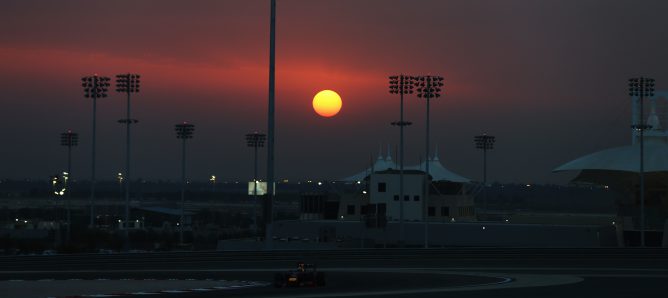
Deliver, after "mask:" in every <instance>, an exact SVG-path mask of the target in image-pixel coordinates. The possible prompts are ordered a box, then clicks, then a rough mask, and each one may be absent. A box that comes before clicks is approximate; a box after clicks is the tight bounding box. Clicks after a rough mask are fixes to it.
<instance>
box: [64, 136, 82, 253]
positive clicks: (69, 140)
mask: <svg viewBox="0 0 668 298" xmlns="http://www.w3.org/2000/svg"><path fill="white" fill-rule="evenodd" d="M60 145H61V146H66V147H67V173H65V174H66V175H63V179H64V180H65V182H64V183H65V192H67V194H66V195H67V197H66V198H65V209H66V212H67V232H66V233H67V234H66V240H67V242H69V241H70V236H71V235H70V233H71V231H72V230H71V226H72V215H71V210H70V200H71V199H72V195H71V193H72V191H71V189H69V184H68V181H69V180H70V179H71V177H72V147H76V146H77V145H79V134H78V133H76V132H72V131H71V130H69V129H68V130H67V132H64V133H61V134H60Z"/></svg>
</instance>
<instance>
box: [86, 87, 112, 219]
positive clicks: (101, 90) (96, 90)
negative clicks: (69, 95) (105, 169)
mask: <svg viewBox="0 0 668 298" xmlns="http://www.w3.org/2000/svg"><path fill="white" fill-rule="evenodd" d="M81 82H82V83H81V86H82V87H83V88H84V97H86V98H92V99H93V139H92V151H93V152H92V154H91V160H92V161H91V174H90V227H91V228H93V227H94V226H95V146H96V143H95V141H96V139H95V131H96V117H97V116H96V114H97V99H98V98H104V97H107V92H108V91H109V78H108V77H100V76H98V75H93V76H88V77H83V78H81Z"/></svg>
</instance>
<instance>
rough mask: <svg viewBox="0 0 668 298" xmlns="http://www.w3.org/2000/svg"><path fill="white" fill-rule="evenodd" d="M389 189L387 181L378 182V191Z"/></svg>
mask: <svg viewBox="0 0 668 298" xmlns="http://www.w3.org/2000/svg"><path fill="white" fill-rule="evenodd" d="M385 190H387V184H385V182H378V192H385Z"/></svg>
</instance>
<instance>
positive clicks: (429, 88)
mask: <svg viewBox="0 0 668 298" xmlns="http://www.w3.org/2000/svg"><path fill="white" fill-rule="evenodd" d="M415 87H416V91H417V96H418V98H424V99H425V100H426V101H427V125H426V130H427V133H426V145H425V156H426V163H425V183H424V219H425V221H424V247H425V248H428V247H429V214H428V208H429V100H430V99H432V98H438V97H440V96H441V87H443V77H441V76H417V77H415Z"/></svg>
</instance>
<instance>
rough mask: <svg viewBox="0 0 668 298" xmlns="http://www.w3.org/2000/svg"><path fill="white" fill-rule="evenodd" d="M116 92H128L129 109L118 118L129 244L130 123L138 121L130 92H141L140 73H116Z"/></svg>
mask: <svg viewBox="0 0 668 298" xmlns="http://www.w3.org/2000/svg"><path fill="white" fill-rule="evenodd" d="M116 92H120V93H125V94H127V98H128V100H127V102H128V104H127V110H126V117H125V119H121V120H118V123H125V179H127V182H126V183H125V224H124V226H125V241H126V245H128V243H129V242H128V241H129V240H130V234H129V233H130V230H129V227H128V226H127V225H128V223H130V183H131V182H132V180H131V179H130V124H135V123H137V122H138V121H137V119H132V118H130V94H131V93H138V92H139V75H138V74H131V73H126V74H119V75H116Z"/></svg>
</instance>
